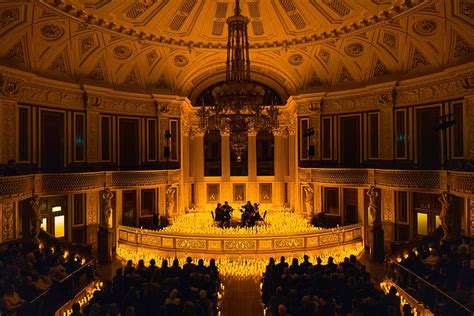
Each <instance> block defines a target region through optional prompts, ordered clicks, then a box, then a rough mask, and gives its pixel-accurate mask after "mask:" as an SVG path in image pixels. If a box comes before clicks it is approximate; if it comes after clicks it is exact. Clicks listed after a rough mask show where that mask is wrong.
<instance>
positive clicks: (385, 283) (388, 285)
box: [380, 280, 420, 316]
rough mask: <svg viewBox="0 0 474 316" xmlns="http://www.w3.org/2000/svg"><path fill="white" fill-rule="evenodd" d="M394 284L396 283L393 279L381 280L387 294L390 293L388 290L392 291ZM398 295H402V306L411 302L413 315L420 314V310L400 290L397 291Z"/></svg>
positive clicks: (381, 285)
mask: <svg viewBox="0 0 474 316" xmlns="http://www.w3.org/2000/svg"><path fill="white" fill-rule="evenodd" d="M392 285H395V284H394V283H392V282H391V281H388V280H387V281H384V282H380V288H381V289H382V290H383V291H384V293H385V294H388V292H389V291H390V287H391V286H392ZM397 296H399V297H400V306H404V305H405V304H409V305H410V306H411V311H412V313H413V316H418V315H419V314H420V313H419V312H418V310H417V309H416V307H415V306H413V305H412V304H410V303H409V302H408V301H407V300H406V299H405V297H404V296H403V295H401V294H400V291H397Z"/></svg>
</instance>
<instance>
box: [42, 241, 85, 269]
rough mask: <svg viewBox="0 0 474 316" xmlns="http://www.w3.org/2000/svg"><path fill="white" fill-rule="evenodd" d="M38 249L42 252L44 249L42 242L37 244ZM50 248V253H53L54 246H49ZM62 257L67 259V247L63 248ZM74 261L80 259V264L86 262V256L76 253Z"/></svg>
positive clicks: (54, 250)
mask: <svg viewBox="0 0 474 316" xmlns="http://www.w3.org/2000/svg"><path fill="white" fill-rule="evenodd" d="M38 249H39V250H40V252H43V250H44V249H45V246H44V244H43V243H40V244H39V245H38ZM50 250H51V253H53V254H54V253H55V252H56V248H54V247H51V248H50ZM62 257H63V258H64V259H67V258H68V257H69V250H67V249H65V250H63V254H62ZM74 261H80V264H81V266H83V265H85V264H86V258H81V257H80V256H79V255H76V256H75V257H74Z"/></svg>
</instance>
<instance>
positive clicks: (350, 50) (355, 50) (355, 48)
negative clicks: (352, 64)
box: [345, 43, 364, 57]
mask: <svg viewBox="0 0 474 316" xmlns="http://www.w3.org/2000/svg"><path fill="white" fill-rule="evenodd" d="M345 51H346V53H347V55H349V56H352V57H357V56H360V55H362V54H363V53H364V45H362V44H360V43H352V44H349V45H347V46H346V48H345Z"/></svg>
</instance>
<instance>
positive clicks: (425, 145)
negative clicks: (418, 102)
mask: <svg viewBox="0 0 474 316" xmlns="http://www.w3.org/2000/svg"><path fill="white" fill-rule="evenodd" d="M440 115H441V112H440V108H439V107H430V108H424V109H418V110H417V111H416V118H417V126H418V128H417V149H418V150H417V155H418V157H417V158H418V166H420V167H422V168H426V169H432V168H439V167H440V166H441V149H440V146H441V141H440V133H441V132H440V131H436V129H435V128H436V126H438V125H439V117H440Z"/></svg>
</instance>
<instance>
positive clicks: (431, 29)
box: [413, 19, 438, 36]
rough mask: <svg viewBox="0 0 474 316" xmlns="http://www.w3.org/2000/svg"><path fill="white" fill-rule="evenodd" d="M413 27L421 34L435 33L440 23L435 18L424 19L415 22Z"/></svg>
mask: <svg viewBox="0 0 474 316" xmlns="http://www.w3.org/2000/svg"><path fill="white" fill-rule="evenodd" d="M413 29H414V30H415V32H416V33H418V34H420V35H424V36H426V35H433V34H434V33H436V31H437V29H438V23H437V22H436V21H434V20H429V19H423V20H420V21H418V22H416V23H415V24H413Z"/></svg>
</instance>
